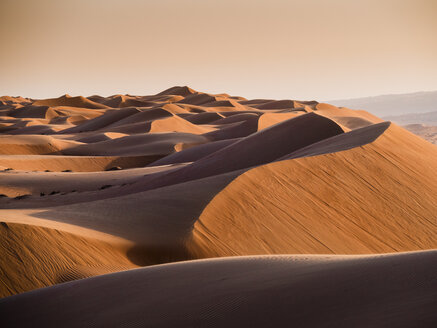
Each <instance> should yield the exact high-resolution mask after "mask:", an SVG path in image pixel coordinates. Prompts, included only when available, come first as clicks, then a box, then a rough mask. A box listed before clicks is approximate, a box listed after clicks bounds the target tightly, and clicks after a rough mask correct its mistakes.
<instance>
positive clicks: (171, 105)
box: [0, 87, 437, 327]
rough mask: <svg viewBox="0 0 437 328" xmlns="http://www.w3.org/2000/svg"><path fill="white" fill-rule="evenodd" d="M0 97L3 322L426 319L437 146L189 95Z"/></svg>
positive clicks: (332, 110)
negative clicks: (39, 98) (237, 256)
mask: <svg viewBox="0 0 437 328" xmlns="http://www.w3.org/2000/svg"><path fill="white" fill-rule="evenodd" d="M0 101H1V103H0V133H1V134H0V170H1V171H0V217H1V219H0V222H1V225H0V234H1V241H2V242H1V244H0V253H1V254H0V258H1V259H2V260H1V262H0V296H10V295H15V294H20V295H16V296H13V297H7V298H5V299H3V300H0V308H1V310H0V311H1V312H2V319H4V320H5V322H6V323H7V324H9V323H11V324H9V325H12V321H11V320H16V322H15V324H16V326H18V327H21V326H28V325H33V326H35V325H36V326H38V325H42V326H59V322H62V325H63V326H78V325H80V324H82V323H87V324H91V322H92V320H94V321H93V323H94V324H95V325H97V326H107V325H115V326H119V325H121V324H122V323H123V324H124V325H126V326H132V325H135V324H137V325H138V324H139V325H141V324H142V323H143V322H147V325H150V326H160V327H162V326H175V325H176V326H196V325H197V326H207V325H218V326H220V325H221V326H235V325H237V326H238V325H239V326H254V327H255V326H283V325H284V323H289V322H293V324H294V325H297V326H305V327H306V326H314V327H318V326H327V327H330V326H332V327H337V326H360V325H361V326H372V327H378V326H381V327H382V326H421V327H426V326H427V325H428V324H429V323H432V322H433V321H435V319H436V318H435V315H434V312H433V311H432V309H433V307H435V305H436V304H435V301H434V299H435V297H436V295H435V290H436V288H435V286H434V285H433V284H434V280H435V279H434V280H433V279H432V278H433V275H435V268H434V266H435V263H436V261H435V260H436V259H435V256H436V254H435V251H427V250H431V249H435V248H437V238H436V236H437V225H436V219H437V217H436V205H435V204H436V203H437V198H436V195H437V174H436V172H437V148H436V147H435V146H434V145H432V144H431V143H428V142H426V141H425V140H423V139H421V138H419V137H417V136H415V135H413V134H411V133H409V132H408V131H406V130H404V129H402V128H401V127H399V126H397V125H395V124H392V123H390V122H384V121H383V120H381V119H379V118H378V117H375V116H373V115H371V114H369V113H367V112H364V111H356V110H352V109H348V108H338V107H336V106H332V105H329V104H325V103H318V102H316V101H299V100H279V101H277V100H272V99H254V100H246V99H244V98H242V97H233V96H229V95H227V94H224V93H223V94H207V93H202V92H198V91H195V90H193V89H191V88H189V87H173V88H170V89H167V90H165V91H163V92H161V93H159V94H157V95H150V96H133V95H114V96H109V97H101V96H97V95H94V96H90V97H87V98H85V97H71V96H68V95H65V96H62V97H60V98H53V99H42V100H33V99H27V98H21V97H16V98H13V97H1V98H0ZM62 171H64V172H62ZM411 251H417V252H415V253H403V252H411ZM383 253H392V254H390V255H381V254H383ZM263 254H266V255H267V254H268V255H270V256H268V257H264V256H261V255H263ZM278 254H289V255H286V256H277V255H278ZM298 254H306V255H305V256H303V255H298ZM310 254H319V255H317V256H316V255H310ZM320 254H326V255H320ZM345 254H348V255H350V256H344V255H345ZM360 254H367V255H366V256H363V255H360ZM368 254H373V255H368ZM234 255H239V256H240V255H241V256H246V255H254V257H250V258H248V257H242V258H224V259H218V258H217V257H227V256H234ZM358 255H359V256H358ZM213 257H214V258H216V259H208V260H204V261H191V260H194V259H205V258H213ZM175 261H181V263H175V264H168V265H158V266H151V265H154V264H161V263H168V262H175ZM140 266H147V267H145V268H141V269H138V270H131V269H132V268H137V267H140ZM393 268H396V269H393ZM124 270H128V271H124ZM120 271H123V272H120ZM112 272H115V273H114V274H110V275H105V274H106V273H112ZM92 276H97V277H94V278H89V277H92ZM71 280H78V281H76V282H70V283H67V284H59V283H61V282H65V281H71ZM47 286H52V287H48V288H45V289H38V288H41V287H47ZM34 289H38V290H35V291H33V292H30V293H24V294H22V293H23V292H27V291H31V290H34ZM163 291H165V292H163ZM187 295H190V297H188V298H187ZM72 304H74V306H73V305H72ZM115 305H117V307H114V306H115ZM5 310H6V311H5ZM4 313H6V314H4ZM17 313H20V315H17ZM96 313H99V315H96ZM315 313H316V314H317V315H315ZM164 314H165V315H164ZM91 316H92V317H93V319H91ZM30 318H32V319H30ZM146 318H147V321H146ZM30 320H33V321H30ZM60 320H62V321H60ZM117 320H118V321H117ZM266 320H268V322H267V321H266Z"/></svg>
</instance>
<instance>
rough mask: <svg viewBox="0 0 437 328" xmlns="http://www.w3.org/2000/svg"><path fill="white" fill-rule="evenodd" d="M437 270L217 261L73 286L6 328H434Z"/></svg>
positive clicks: (22, 302) (16, 304) (375, 262)
mask: <svg viewBox="0 0 437 328" xmlns="http://www.w3.org/2000/svg"><path fill="white" fill-rule="evenodd" d="M393 268H395V269H393ZM436 270H437V255H436V252H435V251H431V252H418V253H407V254H398V255H379V256H363V257H360V256H355V257H336V256H331V257H327V256H325V257H322V256H269V257H264V256H258V257H241V258H240V257H237V258H227V259H213V260H203V261H190V262H184V263H176V264H169V265H159V266H154V267H149V268H142V269H137V270H131V271H127V272H121V273H116V274H110V275H105V276H101V277H95V278H90V279H85V280H79V281H74V282H70V283H67V284H62V285H59V286H54V287H50V288H46V289H42V290H37V291H34V292H31V293H25V294H22V295H17V296H14V297H11V298H7V299H3V300H0V307H1V308H2V309H3V316H2V320H3V323H4V324H5V325H6V326H5V327H16V326H19V327H34V326H41V327H42V326H44V327H54V326H57V325H59V323H62V325H63V326H64V327H77V326H80V325H81V324H82V323H84V322H85V323H90V324H91V323H92V324H93V325H95V326H101V327H107V326H115V327H119V326H123V327H138V326H148V327H175V326H181V327H198V326H201V327H215V326H220V327H238V326H250V327H272V326H273V327H282V326H289V325H290V324H292V325H293V326H298V327H339V326H341V327H361V326H366V327H415V326H420V327H432V326H433V324H434V323H435V321H436V320H437V315H436V313H435V311H434V310H435V305H436V301H435V300H436V298H437V285H436V280H435V271H436Z"/></svg>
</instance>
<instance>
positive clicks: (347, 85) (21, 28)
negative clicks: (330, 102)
mask: <svg viewBox="0 0 437 328" xmlns="http://www.w3.org/2000/svg"><path fill="white" fill-rule="evenodd" d="M436 37H437V0H296V1H293V0H265V1H261V0H247V1H246V0H221V1H218V0H217V1H209V0H191V1H187V0H156V1H155V0H149V1H147V0H142V1H141V0H28V1H25V0H0V42H1V43H0V44H1V49H0V50H1V51H0V74H1V75H0V95H22V96H26V97H34V98H38V97H40V98H41V97H55V96H59V95H61V94H65V93H69V94H71V95H79V94H80V95H84V96H88V95H91V94H101V95H103V96H107V95H110V94H115V93H130V94H141V95H144V94H153V93H156V92H158V91H161V90H163V89H166V88H168V87H170V86H174V85H189V86H191V87H192V88H194V89H196V90H200V91H205V92H212V93H220V92H227V93H229V94H232V95H240V96H244V97H247V98H255V97H256V98H263V97H264V98H266V97H268V98H278V99H279V98H291V99H302V100H304V99H318V100H326V99H336V98H351V97H360V96H368V95H378V94H387V93H404V92H414V91H419V90H425V91H426V90H437V41H436Z"/></svg>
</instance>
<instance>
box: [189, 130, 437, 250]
mask: <svg viewBox="0 0 437 328" xmlns="http://www.w3.org/2000/svg"><path fill="white" fill-rule="evenodd" d="M395 144H396V145H397V147H394V145H395ZM436 165H437V149H436V148H435V147H434V146H433V145H431V144H429V143H427V142H425V141H423V140H421V139H419V138H418V137H415V136H413V135H411V134H410V133H408V132H406V131H405V130H403V129H401V128H399V127H397V126H395V125H392V126H390V127H389V128H388V130H387V131H386V132H385V133H383V134H382V135H381V136H380V137H379V138H378V139H376V141H374V142H372V143H370V144H367V145H364V146H362V147H360V148H353V149H350V150H347V151H343V152H336V153H330V154H326V155H322V156H315V157H305V158H298V159H293V160H284V161H279V162H276V163H272V164H268V165H264V166H261V167H258V168H255V169H252V170H250V171H248V172H246V173H244V174H242V175H241V176H239V177H238V178H237V179H236V180H234V181H233V182H232V183H231V184H230V185H229V186H227V187H226V188H225V189H224V190H223V191H222V192H220V193H219V194H218V195H217V196H216V197H215V198H214V199H213V200H212V201H211V202H210V203H209V204H208V206H207V207H206V208H205V210H204V211H203V213H202V215H201V216H200V218H199V220H198V221H197V222H196V224H195V226H194V231H193V243H194V245H195V246H194V251H195V252H196V251H199V252H200V253H199V256H227V255H242V254H278V253H305V254H310V253H316V254H366V253H381V252H398V251H411V250H420V249H429V248H435V247H436V246H437V228H436V224H435V223H436V221H435V220H436V216H435V215H436V211H435V195H436V194H437V175H436V174H435V169H436ZM273 241H274V242H273ZM197 248H198V249H197Z"/></svg>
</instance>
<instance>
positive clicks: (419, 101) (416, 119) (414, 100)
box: [330, 91, 437, 144]
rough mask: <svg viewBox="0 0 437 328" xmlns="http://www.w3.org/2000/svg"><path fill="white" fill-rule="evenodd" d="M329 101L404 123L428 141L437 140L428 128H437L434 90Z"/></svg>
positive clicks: (433, 141)
mask: <svg viewBox="0 0 437 328" xmlns="http://www.w3.org/2000/svg"><path fill="white" fill-rule="evenodd" d="M330 102H331V103H332V104H335V105H337V106H345V107H350V108H356V109H364V110H367V111H370V112H372V113H373V114H375V115H377V116H380V117H382V118H383V119H385V120H387V121H392V122H394V123H396V124H399V125H402V126H404V127H405V128H406V129H407V130H409V131H411V132H413V133H414V134H416V135H418V136H420V137H422V138H424V139H425V140H427V141H429V142H431V143H434V144H435V143H436V137H435V133H433V132H431V131H435V130H436V129H437V91H431V92H416V93H407V94H394V95H383V96H376V97H364V98H356V99H344V100H332V101H330ZM410 124H411V126H410ZM412 124H414V125H412ZM420 125H424V126H423V127H421V126H420Z"/></svg>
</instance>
